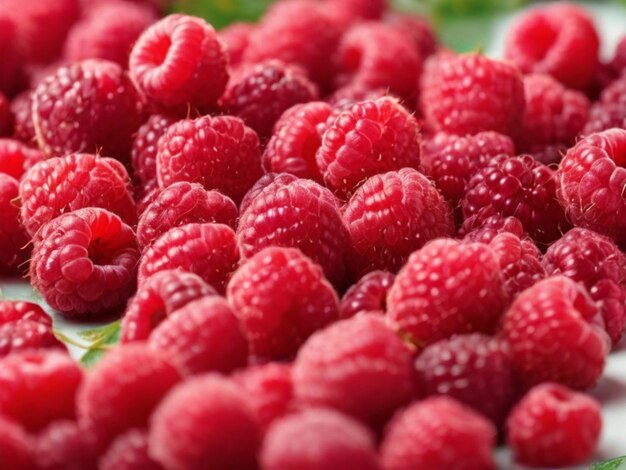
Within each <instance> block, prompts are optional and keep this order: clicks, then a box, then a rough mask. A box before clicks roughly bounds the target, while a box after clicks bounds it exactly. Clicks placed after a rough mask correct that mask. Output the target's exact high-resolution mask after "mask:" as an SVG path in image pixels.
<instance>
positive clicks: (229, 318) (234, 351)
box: [150, 296, 248, 375]
mask: <svg viewBox="0 0 626 470" xmlns="http://www.w3.org/2000/svg"><path fill="white" fill-rule="evenodd" d="M150 345H151V346H152V347H153V348H154V349H156V350H158V351H160V352H162V353H163V355H164V356H165V357H166V358H167V359H169V360H170V361H171V362H172V363H173V364H176V365H177V366H178V368H179V369H180V370H181V371H182V372H184V373H185V374H189V375H190V374H198V373H201V372H208V371H215V372H222V373H229V372H232V371H233V370H235V369H237V368H239V367H244V366H245V365H246V364H247V362H248V343H247V342H246V339H245V338H244V336H243V333H242V331H241V328H240V327H239V322H238V321H237V318H236V317H235V315H234V314H233V310H232V309H231V308H230V306H229V305H228V303H227V302H226V300H224V299H223V298H222V297H219V296H208V297H204V298H202V299H199V300H196V301H194V302H190V303H188V304H187V305H185V306H184V307H182V308H180V309H178V310H176V311H174V312H173V313H172V314H171V315H169V316H168V317H167V318H166V319H165V320H163V321H162V322H161V324H160V325H159V326H158V327H157V328H156V329H155V330H154V332H153V333H152V334H151V335H150Z"/></svg>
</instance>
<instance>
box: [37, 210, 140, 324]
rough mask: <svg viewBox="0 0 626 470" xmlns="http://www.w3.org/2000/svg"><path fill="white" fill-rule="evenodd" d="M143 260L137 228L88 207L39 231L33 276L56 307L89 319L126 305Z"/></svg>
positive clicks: (66, 313) (45, 295)
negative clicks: (135, 230)
mask: <svg viewBox="0 0 626 470" xmlns="http://www.w3.org/2000/svg"><path fill="white" fill-rule="evenodd" d="M138 260H139V251H138V250H137V240H136V239H135V234H134V232H133V230H132V229H131V228H130V227H129V226H128V225H126V224H125V223H124V222H122V221H121V220H120V218H119V217H118V216H116V215H115V214H112V213H111V212H109V211H107V210H105V209H98V208H95V207H87V208H85V209H80V210H77V211H74V212H69V213H67V214H63V215H61V216H59V217H57V218H56V219H54V220H52V221H51V222H49V223H47V224H46V225H44V226H43V227H42V229H41V231H40V232H38V233H37V235H36V237H35V238H34V246H33V256H32V259H31V263H30V278H31V283H32V285H33V287H34V288H35V289H37V290H38V291H39V293H40V294H41V295H42V296H43V298H44V300H45V301H46V302H48V304H49V305H50V306H51V307H52V308H53V309H55V310H57V311H59V312H60V313H61V314H63V315H66V316H68V317H86V316H89V315H95V314H103V313H108V312H111V311H112V310H113V309H115V308H117V307H119V306H121V305H124V304H125V303H126V301H127V300H128V298H129V297H130V296H131V295H132V293H133V291H134V290H135V274H136V272H137V262H138Z"/></svg>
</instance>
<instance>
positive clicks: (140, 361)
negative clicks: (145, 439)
mask: <svg viewBox="0 0 626 470" xmlns="http://www.w3.org/2000/svg"><path fill="white" fill-rule="evenodd" d="M180 380H181V375H180V372H179V371H178V370H177V369H176V368H175V367H174V366H173V365H172V364H171V363H170V362H169V361H168V360H167V359H165V357H164V356H163V355H162V354H161V353H160V352H159V351H155V350H153V349H151V348H149V347H148V346H146V345H142V344H133V345H125V346H122V347H120V348H116V349H113V350H112V351H111V352H109V353H108V354H107V355H106V356H105V357H104V359H102V361H101V362H100V363H98V365H97V367H96V368H95V369H94V370H93V371H92V372H91V374H89V375H88V376H87V377H86V379H85V382H84V384H83V386H82V387H81V388H80V390H79V392H78V396H77V398H76V400H77V410H78V417H79V419H80V421H81V422H84V423H87V424H89V425H90V426H93V427H94V428H95V429H97V430H98V431H99V432H101V433H102V434H103V437H104V439H105V440H108V441H109V442H110V440H112V439H113V438H115V437H116V436H118V435H119V434H122V433H123V432H125V431H127V430H129V429H131V428H134V427H145V426H146V425H147V424H148V418H150V415H151V414H152V411H153V410H154V409H155V407H156V406H157V405H158V404H159V402H160V401H161V399H162V398H163V397H164V396H165V395H166V394H167V393H168V391H169V390H170V389H171V388H172V387H174V385H176V384H177V383H178V382H179V381H180Z"/></svg>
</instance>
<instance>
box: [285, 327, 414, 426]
mask: <svg viewBox="0 0 626 470" xmlns="http://www.w3.org/2000/svg"><path fill="white" fill-rule="evenodd" d="M412 357H413V354H412V351H411V350H410V349H409V348H408V347H407V346H406V345H405V344H404V343H403V342H402V340H401V339H400V338H398V337H397V336H396V335H395V333H394V332H393V331H391V329H389V328H388V327H387V325H386V324H385V320H384V319H383V318H382V317H380V316H379V315H361V316H357V317H354V318H349V319H347V320H342V321H339V322H337V323H335V324H334V325H331V326H329V327H328V328H326V329H325V330H322V331H320V332H319V333H316V334H315V335H313V336H312V337H311V338H310V339H309V340H308V341H307V342H306V343H305V344H304V345H303V346H302V348H301V349H300V351H299V352H298V357H297V358H296V362H295V364H294V368H293V381H294V390H295V394H296V398H297V399H298V400H299V401H300V402H301V403H302V404H303V405H305V406H308V407H311V406H323V407H331V408H336V409H337V410H339V411H342V412H344V413H346V414H348V415H350V416H353V417H355V418H358V419H360V420H362V421H364V422H366V423H368V424H370V425H373V426H380V425H382V424H383V423H385V421H386V420H387V419H388V418H389V417H390V416H391V415H392V414H393V412H394V411H395V410H396V409H397V408H398V407H400V406H403V405H405V404H406V403H408V402H409V400H410V399H411V396H412V394H413V384H412V383H411V363H412Z"/></svg>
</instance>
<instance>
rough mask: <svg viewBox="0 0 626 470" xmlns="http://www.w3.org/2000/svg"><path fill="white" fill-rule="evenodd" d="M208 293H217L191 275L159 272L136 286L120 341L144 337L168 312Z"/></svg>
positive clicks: (177, 272)
mask: <svg viewBox="0 0 626 470" xmlns="http://www.w3.org/2000/svg"><path fill="white" fill-rule="evenodd" d="M209 295H217V292H216V291H215V289H214V288H213V287H211V286H209V285H208V284H206V283H205V282H204V281H203V280H202V279H201V278H200V277H199V276H197V275H195V274H192V273H188V272H185V271H180V270H174V269H170V270H164V271H159V272H158V273H156V274H154V275H152V276H150V277H149V278H148V279H146V280H145V282H143V283H142V284H141V285H140V286H139V288H138V290H137V294H135V296H134V297H133V298H132V299H131V300H130V302H129V303H128V308H127V309H126V313H125V315H124V318H123V320H122V331H121V341H122V343H129V342H132V341H142V340H146V339H148V337H149V336H150V334H151V333H152V331H153V330H154V329H155V328H156V327H157V326H158V325H159V324H160V323H161V322H162V321H163V320H164V319H165V318H166V317H167V316H169V315H170V314H171V313H172V312H174V311H176V310H178V309H180V308H182V307H184V306H185V305H187V304H188V303H190V302H193V301H194V300H197V299H200V298H202V297H205V296H209Z"/></svg>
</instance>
